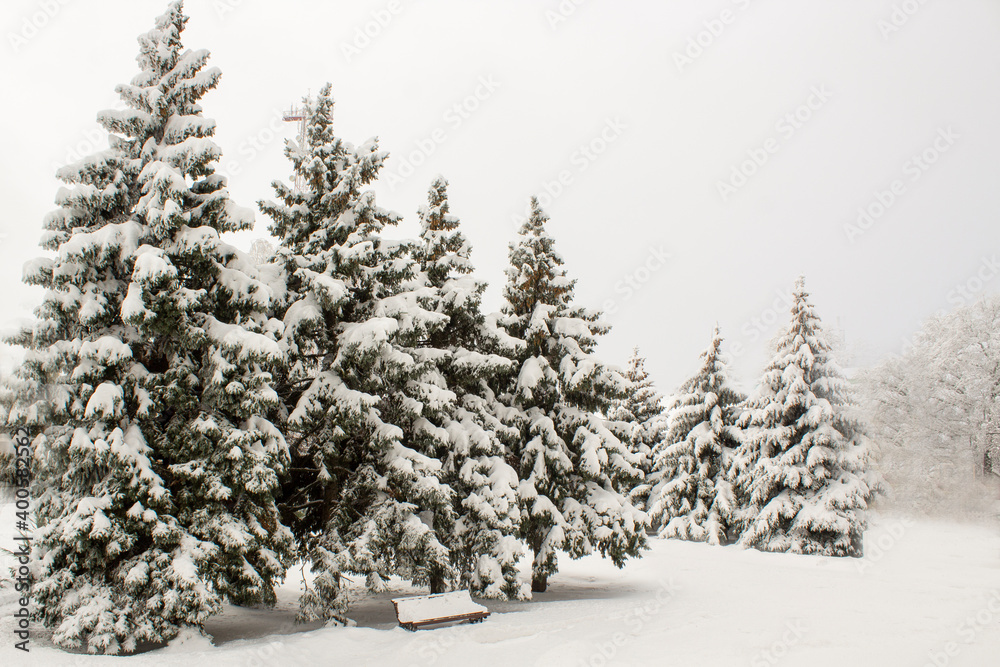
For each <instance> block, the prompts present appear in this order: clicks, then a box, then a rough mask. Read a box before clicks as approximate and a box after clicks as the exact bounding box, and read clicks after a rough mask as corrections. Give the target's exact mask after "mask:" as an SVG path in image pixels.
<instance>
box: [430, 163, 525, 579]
mask: <svg viewBox="0 0 1000 667" xmlns="http://www.w3.org/2000/svg"><path fill="white" fill-rule="evenodd" d="M447 187H448V182H447V181H446V180H445V179H444V178H442V177H438V178H436V179H435V180H434V182H433V183H432V184H431V188H430V192H429V193H428V198H427V205H426V206H424V207H422V208H421V209H420V211H419V219H420V239H419V243H418V245H417V248H416V250H415V255H416V257H417V259H418V261H419V263H420V276H421V278H420V281H419V282H420V284H421V285H422V286H423V287H425V288H428V289H429V290H430V291H429V293H428V294H429V295H428V296H427V297H424V298H423V299H421V302H422V303H423V305H424V307H426V308H427V309H429V310H431V311H433V312H436V313H441V314H444V315H447V317H448V324H447V326H444V327H440V328H438V329H436V330H434V331H431V332H430V334H429V337H428V340H427V343H426V345H427V346H428V347H429V348H431V349H437V350H444V351H446V352H447V354H445V355H441V356H439V357H438V358H437V360H436V365H437V370H438V372H439V374H440V375H439V379H438V380H439V381H438V384H439V385H440V386H441V387H443V388H447V389H448V390H449V391H452V392H454V394H455V398H454V400H453V401H451V402H450V403H449V404H448V406H447V408H446V409H445V410H444V411H443V414H442V418H443V428H444V430H445V431H446V436H445V439H446V440H447V443H448V444H447V448H446V449H445V450H444V451H442V452H441V453H440V454H439V458H441V460H442V461H443V464H444V468H443V477H444V480H445V482H446V483H447V484H448V485H449V486H450V487H451V488H452V489H453V490H454V492H455V496H454V502H455V515H456V517H457V518H456V521H455V532H454V535H453V536H452V537H453V538H454V539H451V540H449V542H448V547H449V549H450V551H451V558H452V563H453V564H454V566H455V568H456V571H457V573H458V576H459V580H458V581H455V582H445V581H443V580H441V579H438V580H434V579H432V581H431V592H432V593H439V592H442V591H443V590H444V589H445V587H451V588H454V587H456V586H460V587H463V588H469V589H470V590H471V591H472V593H473V594H474V595H477V596H481V597H494V598H508V599H524V598H527V597H530V593H529V591H528V590H527V585H526V584H525V583H524V582H522V581H521V580H520V576H519V571H518V567H517V563H518V560H519V558H520V557H521V555H522V554H523V548H522V546H521V543H520V541H519V540H518V539H517V527H518V524H519V518H520V510H519V507H518V498H517V485H518V478H517V471H516V470H514V469H513V468H512V467H511V466H510V465H509V464H508V463H507V460H506V458H507V453H508V451H509V449H510V448H511V447H513V446H515V444H516V443H517V439H518V436H519V431H518V429H517V427H516V426H517V422H516V413H515V412H514V411H513V410H511V409H510V408H508V407H505V406H503V405H502V404H500V402H499V401H498V400H497V398H496V396H495V394H494V392H493V391H492V390H491V389H490V387H491V385H495V384H496V382H497V379H498V378H499V377H501V376H503V375H505V374H506V375H509V373H510V371H511V370H512V369H513V363H512V362H511V361H510V360H509V359H508V358H506V357H505V356H500V355H498V354H491V353H490V350H502V349H503V344H502V341H500V340H499V339H498V338H497V337H496V336H495V335H493V334H491V332H490V331H491V330H490V329H489V328H488V327H487V326H486V321H485V317H484V316H483V314H482V309H481V304H482V294H483V291H484V290H485V289H486V283H485V282H483V281H481V280H476V279H475V278H473V277H472V276H471V274H472V272H473V266H472V261H471V259H470V255H471V252H472V248H471V246H470V245H469V243H468V241H467V240H466V238H465V236H464V235H463V234H462V232H461V230H460V229H459V219H458V218H457V217H456V216H454V215H452V214H451V212H450V206H449V203H448V192H447ZM507 349H508V350H509V349H510V348H507Z"/></svg>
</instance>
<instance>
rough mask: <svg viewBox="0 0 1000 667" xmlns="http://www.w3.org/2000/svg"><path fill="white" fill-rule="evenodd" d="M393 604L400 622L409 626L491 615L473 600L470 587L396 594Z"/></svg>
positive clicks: (472, 621)
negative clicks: (432, 593) (418, 593)
mask: <svg viewBox="0 0 1000 667" xmlns="http://www.w3.org/2000/svg"><path fill="white" fill-rule="evenodd" d="M392 604H393V606H394V607H395V608H396V619H397V620H398V621H399V625H400V626H401V627H404V628H406V629H407V630H416V629H417V628H421V627H423V626H425V625H437V624H439V623H454V622H456V621H469V622H471V623H479V622H481V621H482V620H483V619H485V618H486V617H487V616H489V615H490V611H489V610H488V609H487V608H486V607H484V606H483V605H481V604H477V603H475V602H473V601H472V597H471V596H470V595H469V591H454V592H453V593H438V594H436V595H418V596H416V597H409V598H394V599H393V601H392Z"/></svg>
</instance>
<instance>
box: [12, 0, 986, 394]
mask: <svg viewBox="0 0 1000 667" xmlns="http://www.w3.org/2000/svg"><path fill="white" fill-rule="evenodd" d="M165 7H166V2H165V1H164V0H130V1H127V2H126V1H125V0H101V1H100V2H98V1H97V0H63V1H61V2H60V1H59V0H47V1H46V0H30V1H22V0H7V2H5V3H4V8H3V13H2V21H0V28H2V33H3V43H2V44H0V76H2V80H0V85H2V89H3V90H4V91H5V93H4V104H3V105H0V126H2V127H3V129H4V141H3V151H2V160H0V188H2V202H3V216H2V218H0V284H2V285H3V287H4V289H3V290H2V297H0V298H2V301H0V326H2V327H4V328H8V327H10V326H12V325H14V324H16V322H17V321H18V320H19V319H21V318H25V317H28V316H30V313H31V312H32V310H33V309H34V308H35V307H36V306H37V305H38V304H39V302H40V300H41V296H42V294H41V290H40V289H38V288H29V287H27V286H25V285H23V284H22V283H21V282H20V280H21V266H22V264H23V263H24V262H25V261H26V260H28V259H30V258H32V257H35V256H37V255H39V254H40V253H41V252H42V251H41V249H40V248H39V247H38V245H37V244H38V240H39V238H40V234H41V231H42V227H41V225H42V219H43V217H44V215H45V214H46V213H47V212H48V211H50V210H53V209H54V208H55V205H54V204H53V198H54V197H55V194H56V191H57V189H58V187H59V186H60V184H59V182H58V181H57V179H56V178H55V175H54V174H55V170H56V169H57V168H58V167H59V166H61V165H62V164H65V163H67V162H70V161H73V160H75V159H77V158H79V157H82V156H83V155H86V154H88V153H90V152H92V151H94V150H100V149H103V148H106V146H107V144H106V138H105V135H104V134H103V132H101V131H100V130H99V126H98V125H97V124H96V122H95V117H96V114H97V112H98V111H99V110H101V109H105V108H110V107H114V106H116V105H119V104H120V103H119V101H118V98H117V95H115V93H114V90H113V89H114V87H115V85H116V84H118V83H126V82H128V81H129V80H130V79H131V78H132V76H133V75H134V74H135V73H136V71H137V66H136V64H135V60H134V59H135V56H136V53H137V52H138V45H137V43H136V37H137V36H138V35H139V34H140V33H143V32H146V31H147V30H149V29H151V28H152V26H153V20H154V17H155V16H157V15H159V14H160V13H162V12H163V10H164V8H165ZM185 12H186V13H187V14H188V15H189V16H190V17H191V20H190V22H189V23H188V27H187V30H186V31H185V33H184V36H183V39H184V44H185V46H186V47H187V48H192V49H200V48H207V49H209V50H210V51H211V52H212V56H213V57H212V59H211V61H210V65H214V66H217V67H219V68H221V70H222V72H223V78H222V81H221V84H220V86H219V88H218V89H217V90H215V91H213V92H211V93H209V94H208V95H207V96H206V98H205V100H204V102H203V106H204V111H205V115H206V116H207V117H209V118H214V119H215V120H216V121H217V122H218V132H217V136H216V141H217V142H218V143H219V144H220V146H221V147H222V149H223V152H224V158H223V160H222V164H221V165H220V168H219V170H220V171H222V172H224V173H227V174H228V175H229V177H230V191H231V192H232V194H233V198H234V199H235V200H236V201H237V203H239V204H241V205H244V206H250V207H254V208H256V201H257V200H259V199H262V198H270V197H271V196H272V190H271V188H270V185H269V184H270V182H271V181H272V180H274V179H276V178H287V176H288V174H289V173H290V166H289V163H288V162H287V160H286V159H285V158H284V156H283V155H282V149H283V144H284V139H286V138H292V137H293V136H294V135H295V127H294V126H293V125H292V124H289V123H282V122H281V121H280V116H281V111H282V110H284V109H287V108H289V107H290V106H291V105H293V104H297V103H298V102H299V101H300V100H301V98H302V96H303V95H305V94H307V93H308V92H313V93H315V92H317V91H318V90H319V88H320V87H321V86H322V85H323V83H324V82H327V81H330V82H331V83H332V84H333V91H334V95H335V98H336V100H337V106H336V112H335V113H336V126H335V130H336V132H337V134H338V135H339V136H341V137H343V138H344V139H346V140H347V141H350V142H352V143H355V144H359V143H361V142H363V141H365V140H366V139H368V138H369V137H371V136H375V135H377V136H378V137H379V141H380V146H381V148H382V149H383V150H387V151H389V152H390V153H391V157H390V159H389V160H388V161H387V163H386V169H385V170H384V171H383V172H382V178H381V181H380V183H379V184H378V185H377V187H376V192H377V194H378V199H379V203H380V204H381V205H382V206H384V207H387V208H390V209H393V210H395V211H397V212H399V213H401V214H403V215H404V216H405V220H404V222H403V224H402V225H401V226H400V227H399V228H398V229H397V230H392V229H389V230H387V233H386V235H387V236H389V237H412V236H416V234H417V231H418V230H417V226H416V210H417V208H418V207H419V206H421V205H422V204H423V203H424V202H425V200H426V191H427V188H428V186H429V184H430V182H431V179H432V178H433V177H434V176H435V175H436V174H439V173H440V174H443V175H444V176H445V177H446V178H448V180H449V181H450V183H451V186H450V189H449V194H450V199H451V206H452V212H453V213H455V214H456V215H458V216H459V217H460V218H461V220H462V229H463V231H464V233H465V234H466V235H467V237H468V238H469V239H470V240H471V242H472V244H473V247H474V254H473V261H474V263H475V265H476V267H477V274H478V275H479V276H480V277H482V278H484V279H486V280H488V281H489V284H490V288H489V291H488V293H487V296H486V299H485V307H486V309H487V310H495V309H497V308H499V306H500V299H501V297H500V294H501V290H502V287H503V283H504V276H503V273H502V272H503V269H504V268H505V267H506V266H507V244H508V243H509V242H511V241H513V240H514V238H515V235H516V229H517V227H518V225H519V223H520V220H522V219H523V216H524V213H525V209H526V207H527V203H528V198H529V197H530V196H531V195H532V194H537V195H539V196H540V197H541V198H542V201H543V204H545V208H546V210H547V212H548V213H549V215H550V216H551V217H552V222H551V223H550V232H551V234H552V235H553V236H554V237H555V240H556V247H557V249H558V250H559V252H560V253H561V254H562V256H563V257H564V259H565V260H566V265H567V268H568V271H569V274H570V276H571V277H573V278H577V279H578V284H577V301H578V302H579V304H581V305H585V306H588V307H593V308H603V309H605V310H606V311H607V315H606V319H607V320H608V321H609V322H610V323H611V324H612V325H613V327H614V328H613V330H612V331H611V333H610V334H609V335H608V336H606V337H605V339H604V340H603V341H602V342H601V346H600V350H601V352H602V354H603V356H604V357H605V358H606V359H607V360H608V361H611V362H614V363H617V364H621V365H624V364H625V362H626V360H627V357H628V355H629V352H630V350H631V348H632V347H633V346H635V345H638V346H639V347H640V349H641V352H642V354H643V355H644V356H645V357H646V358H647V360H648V363H647V368H648V370H649V371H650V372H651V373H652V375H653V377H654V379H655V380H656V382H657V384H658V387H659V388H660V390H661V391H663V392H664V393H667V392H671V391H673V390H674V389H675V387H676V385H677V384H678V383H679V382H681V381H682V380H683V379H685V377H687V376H688V375H689V374H690V373H692V372H693V371H694V370H696V368H697V365H698V359H697V355H698V354H699V353H700V352H701V351H702V350H703V349H704V348H705V347H706V346H707V345H708V343H709V339H710V334H711V329H712V327H713V326H714V324H715V323H716V322H718V323H719V325H720V326H721V328H722V333H723V335H724V336H725V337H726V339H727V349H728V353H729V356H730V358H731V360H732V361H733V365H734V372H735V373H736V375H737V376H738V377H739V379H740V380H741V381H742V383H743V384H744V386H745V387H749V386H752V384H753V383H754V382H755V381H756V378H757V376H758V374H759V372H760V370H761V368H762V367H763V365H764V364H765V363H766V362H767V360H768V357H769V351H768V349H767V342H768V340H769V339H770V338H771V337H772V336H773V335H774V334H775V333H776V332H777V331H778V329H779V328H780V327H782V326H784V325H785V323H786V322H787V320H788V304H789V303H790V300H789V297H788V294H789V292H790V290H791V288H792V284H793V282H794V280H795V278H796V277H797V276H798V275H799V274H804V275H805V276H806V286H807V289H808V290H809V291H810V292H811V293H812V299H813V302H814V304H815V305H816V307H817V312H818V314H819V315H820V317H821V318H822V319H823V322H824V324H825V325H826V328H827V329H834V330H836V331H837V333H838V335H840V336H842V337H843V338H844V340H845V345H846V350H847V351H848V352H849V354H848V356H847V358H845V359H842V362H843V364H844V365H848V366H857V365H864V364H868V363H871V362H872V361H875V360H877V359H879V358H881V357H883V356H885V355H888V354H892V353H897V352H900V351H901V350H902V348H903V346H904V344H905V340H906V339H907V338H908V337H909V336H911V335H912V334H913V333H914V332H915V331H916V330H917V329H918V328H919V324H920V322H921V321H922V320H923V319H925V318H926V317H928V316H930V315H931V314H933V313H935V312H937V311H940V310H950V309H952V308H954V307H956V306H958V305H962V304H963V303H968V302H970V301H971V300H972V299H974V298H976V297H977V296H979V295H981V294H982V293H984V292H987V291H988V292H996V291H998V288H1000V275H998V274H1000V263H998V262H997V261H996V259H997V258H996V255H995V253H996V252H997V250H998V241H1000V228H998V225H997V224H996V218H995V211H996V210H997V209H998V204H1000V188H998V187H997V186H996V183H997V179H998V176H1000V160H998V155H1000V125H998V123H997V118H998V117H1000V86H998V85H997V75H998V72H1000V40H998V37H1000V2H997V1H996V0H957V1H956V0H952V1H950V2H934V1H933V0H927V1H925V2H923V3H921V2H918V0H907V1H905V2H902V1H900V0H841V1H838V2H836V3H833V2H825V3H815V2H813V3H803V2H793V1H791V0H755V1H750V0H735V1H734V0H721V1H720V0H713V1H710V2H704V1H702V2H693V1H690V2H678V3H660V2H652V1H644V2H638V1H633V2H615V3H612V2H610V1H609V0H576V1H575V2H574V0H563V2H559V1H558V0H544V1H541V2H538V1H529V0H507V1H505V2H503V3H499V2H494V3H485V2H469V1H468V0H464V1H460V0H415V1H413V2H407V1H405V0H399V1H398V2H386V1H383V0H379V1H376V2H368V1H366V2H306V1H305V0H286V1H283V2H273V1H270V2H269V1H265V0H242V1H241V0H188V1H187V2H186V4H185ZM734 174H735V176H734ZM720 184H723V185H720ZM727 186H728V187H727ZM859 209H861V210H867V212H868V215H870V216H871V217H870V218H862V219H861V221H860V223H859V215H860V214H859ZM268 224H269V219H268V218H267V217H266V216H264V215H262V214H260V213H259V212H258V215H257V227H256V229H255V231H254V232H252V233H245V234H241V235H239V236H238V237H236V238H235V239H233V240H234V242H235V244H236V245H238V246H240V247H242V248H244V249H247V248H248V247H249V245H250V243H251V242H252V241H253V240H254V239H256V238H259V237H263V236H266V235H267V227H268ZM665 255H666V256H668V257H667V259H666V260H665V261H664V260H663V259H662V258H663V257H664V256H665ZM16 353H17V352H16V351H15V350H13V349H12V348H7V347H5V348H4V349H3V358H2V360H0V362H2V363H0V367H2V368H4V370H9V368H10V367H11V365H12V364H13V363H14V361H15V359H16V358H17V357H16Z"/></svg>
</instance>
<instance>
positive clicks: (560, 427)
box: [498, 198, 646, 592]
mask: <svg viewBox="0 0 1000 667" xmlns="http://www.w3.org/2000/svg"><path fill="white" fill-rule="evenodd" d="M548 219H549V218H548V216H547V215H546V214H545V212H544V211H543V210H542V209H541V207H540V206H539V204H538V200H537V199H536V198H532V200H531V215H530V217H529V218H528V220H527V221H526V222H525V223H524V225H523V226H522V227H521V230H520V237H519V239H518V242H517V243H516V244H511V246H510V267H509V268H508V269H507V285H506V287H505V289H504V298H505V304H504V306H503V309H502V315H501V317H500V318H499V320H498V322H499V323H500V324H501V326H502V327H503V328H504V330H505V331H506V333H507V334H508V335H509V336H511V337H513V338H519V339H521V340H523V341H525V343H526V345H525V346H524V347H523V348H522V350H521V351H520V352H519V353H518V354H517V356H516V361H517V364H518V367H519V370H518V374H517V376H516V377H515V378H514V379H513V381H512V383H511V384H510V386H509V387H508V391H507V393H506V394H505V400H508V401H509V402H510V404H511V405H513V406H514V407H516V408H517V409H518V410H519V411H520V412H521V415H522V417H521V419H522V421H523V424H524V426H523V427H522V434H521V439H520V442H519V443H518V446H517V447H516V448H515V449H514V451H513V459H514V460H515V461H516V463H517V468H518V474H519V476H520V479H521V481H520V485H519V496H520V502H521V507H522V510H523V513H522V517H521V526H520V532H521V536H522V538H523V539H524V540H525V541H526V542H527V544H528V547H529V548H530V549H531V552H532V555H533V561H532V590H533V591H535V592H542V591H545V589H546V587H547V581H548V577H549V576H550V575H552V574H553V573H555V572H556V571H557V569H558V563H557V551H558V550H559V549H563V550H565V551H567V552H568V553H569V554H570V555H571V556H572V557H574V558H577V557H581V556H584V555H586V554H590V553H592V552H593V551H595V550H596V551H599V552H600V553H601V555H602V556H605V557H609V558H611V559H612V561H613V562H614V563H615V564H616V565H618V566H619V567H621V566H622V565H623V564H624V562H625V559H626V558H628V557H629V556H637V555H638V554H639V552H640V550H641V549H642V548H643V547H644V545H645V530H644V528H645V520H646V517H645V515H644V514H643V513H642V512H641V511H640V510H637V509H636V508H635V507H633V506H632V504H631V503H630V502H629V500H628V498H627V497H626V496H625V495H624V493H627V491H628V489H631V488H632V487H633V486H634V485H635V483H636V481H637V480H638V479H639V478H640V476H641V471H640V470H639V468H638V467H637V463H638V461H637V457H635V456H633V455H632V454H631V453H630V452H629V451H628V447H627V446H626V445H625V444H623V443H622V442H621V441H619V439H618V438H617V437H616V436H615V434H614V433H613V432H612V431H611V429H610V428H609V424H608V422H607V421H606V420H605V419H604V418H603V417H602V416H601V413H604V414H606V413H607V411H608V410H609V409H610V408H611V405H612V401H614V400H615V399H617V398H620V397H621V396H622V395H623V394H624V392H625V391H626V390H627V389H628V387H629V383H628V380H626V379H625V377H624V376H623V375H622V374H621V372H620V371H618V370H616V369H614V368H612V367H609V366H608V365H606V364H605V363H603V362H602V361H601V360H600V359H598V358H597V357H596V356H595V354H594V347H595V345H596V343H597V337H598V336H599V335H601V334H603V333H604V332H605V331H607V327H606V326H604V325H603V324H601V323H600V322H599V321H598V314H597V313H595V312H592V311H588V310H584V309H582V308H578V307H576V306H574V304H573V288H574V284H575V281H573V280H570V279H569V278H568V277H567V276H566V271H565V269H564V268H563V261H562V258H561V257H560V256H559V255H558V254H557V253H556V251H555V249H554V247H553V246H554V243H553V240H552V238H551V237H550V236H549V235H548V233H547V231H546V229H545V223H546V222H547V221H548ZM623 492H624V493H623Z"/></svg>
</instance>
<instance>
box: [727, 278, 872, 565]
mask: <svg viewBox="0 0 1000 667" xmlns="http://www.w3.org/2000/svg"><path fill="white" fill-rule="evenodd" d="M740 425H741V426H742V427H744V428H745V436H744V442H743V445H742V446H741V447H740V449H739V450H738V452H737V454H736V456H735V458H734V461H733V467H732V472H731V476H732V479H733V480H734V482H735V490H736V495H737V500H738V502H739V504H740V508H741V509H740V528H741V531H740V532H741V536H740V539H739V543H740V544H741V545H743V546H745V547H753V548H755V549H759V550H761V551H789V552H793V553H804V554H821V555H828V556H861V555H862V537H863V533H864V530H865V527H866V509H867V504H868V501H869V500H870V499H871V496H872V494H873V492H874V491H875V490H874V489H871V488H870V487H869V486H868V484H867V483H866V481H865V480H866V477H867V476H868V467H869V453H868V446H867V440H866V438H865V436H864V425H863V423H862V422H861V420H860V418H859V411H858V408H857V406H856V405H855V403H854V400H853V398H852V396H851V392H850V390H849V387H848V383H847V381H846V380H845V379H844V377H843V376H842V375H841V372H840V370H839V369H838V368H837V366H836V364H835V363H834V361H833V359H832V358H831V355H830V346H829V345H828V344H827V342H826V340H825V338H824V334H823V332H822V330H821V328H820V321H819V318H818V317H817V316H816V314H815V312H814V311H813V306H812V304H811V303H810V302H809V299H808V293H807V292H806V291H805V286H804V282H803V280H802V278H799V280H798V281H797V282H796V285H795V290H794V293H793V304H792V319H791V324H790V326H789V328H788V330H787V331H786V332H785V333H784V334H783V335H782V336H781V337H780V338H779V339H778V341H777V349H776V351H775V355H774V358H773V360H772V361H771V363H770V365H769V366H768V367H767V370H766V371H765V372H764V376H763V378H762V380H761V382H760V386H759V387H758V389H757V390H756V392H755V394H754V395H753V396H752V397H751V398H750V399H749V401H748V406H747V411H746V412H745V413H744V415H743V417H742V419H741V423H740Z"/></svg>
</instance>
